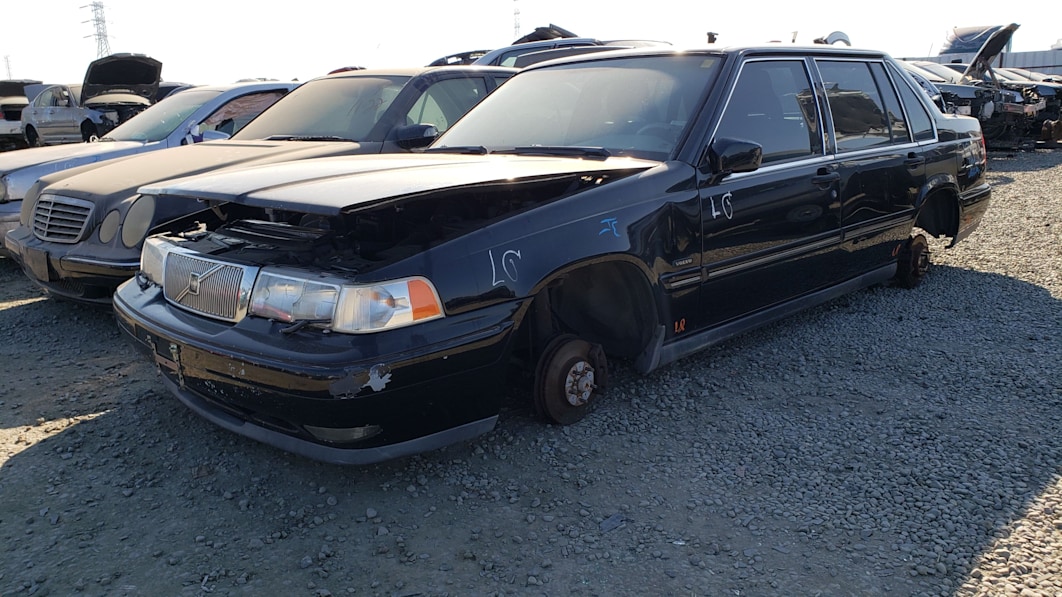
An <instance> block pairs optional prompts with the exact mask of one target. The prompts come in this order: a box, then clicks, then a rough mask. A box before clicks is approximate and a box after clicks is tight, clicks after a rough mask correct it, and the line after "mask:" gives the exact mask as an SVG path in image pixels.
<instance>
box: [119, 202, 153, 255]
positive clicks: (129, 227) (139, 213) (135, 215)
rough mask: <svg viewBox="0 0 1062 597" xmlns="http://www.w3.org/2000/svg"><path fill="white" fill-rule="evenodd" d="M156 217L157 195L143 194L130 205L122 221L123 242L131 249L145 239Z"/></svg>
mask: <svg viewBox="0 0 1062 597" xmlns="http://www.w3.org/2000/svg"><path fill="white" fill-rule="evenodd" d="M154 219H155V196H154V195H141V196H140V197H139V198H137V199H136V201H133V204H132V205H130V206H129V211H127V212H125V221H124V222H123V223H122V244H123V245H125V246H127V247H129V248H130V249H131V248H133V247H135V246H136V245H137V244H138V243H140V241H142V240H144V235H146V234H147V231H148V230H149V229H150V228H151V225H152V223H153V222H154Z"/></svg>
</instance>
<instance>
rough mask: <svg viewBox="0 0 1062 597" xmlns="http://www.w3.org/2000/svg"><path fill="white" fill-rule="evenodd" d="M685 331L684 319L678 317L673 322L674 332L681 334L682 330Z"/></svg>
mask: <svg viewBox="0 0 1062 597" xmlns="http://www.w3.org/2000/svg"><path fill="white" fill-rule="evenodd" d="M685 331H686V320H685V319H680V320H678V321H676V322H675V333H676V334H681V333H682V332H685Z"/></svg>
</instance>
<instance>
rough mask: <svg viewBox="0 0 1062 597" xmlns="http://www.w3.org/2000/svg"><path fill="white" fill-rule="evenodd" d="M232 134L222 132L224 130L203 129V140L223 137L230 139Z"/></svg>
mask: <svg viewBox="0 0 1062 597" xmlns="http://www.w3.org/2000/svg"><path fill="white" fill-rule="evenodd" d="M231 136H232V135H229V134H228V133H225V132H222V131H213V130H209V131H203V140H204V141H221V140H223V139H228V138H229V137H231Z"/></svg>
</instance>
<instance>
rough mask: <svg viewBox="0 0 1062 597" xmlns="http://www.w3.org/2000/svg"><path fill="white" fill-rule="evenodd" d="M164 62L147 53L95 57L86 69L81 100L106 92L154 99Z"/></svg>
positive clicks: (85, 100)
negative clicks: (146, 54)
mask: <svg viewBox="0 0 1062 597" xmlns="http://www.w3.org/2000/svg"><path fill="white" fill-rule="evenodd" d="M161 80H162V63H161V62H159V61H158V60H155V59H154V58H151V57H150V56H145V55H144V54H111V55H110V56H104V57H103V58H99V59H97V60H94V61H93V62H92V63H91V64H89V67H88V70H86V71H85V83H84V85H82V86H81V103H82V104H84V103H86V102H87V101H88V100H90V99H92V98H94V97H96V96H98V95H103V94H111V93H129V94H133V95H137V96H140V97H142V98H146V99H147V100H148V101H149V103H150V102H153V101H154V100H155V95H156V94H157V93H158V90H159V82H160V81H161Z"/></svg>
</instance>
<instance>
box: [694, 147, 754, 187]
mask: <svg viewBox="0 0 1062 597" xmlns="http://www.w3.org/2000/svg"><path fill="white" fill-rule="evenodd" d="M704 161H705V162H706V165H707V166H708V170H709V171H710V172H711V173H712V183H713V184H714V183H716V182H718V181H720V180H722V179H723V178H726V177H727V176H730V175H731V174H734V173H735V172H753V171H755V170H759V168H760V164H761V163H762V162H763V146H761V145H760V144H759V143H753V142H752V141H745V140H742V139H732V138H729V137H722V138H719V139H716V140H715V141H713V142H712V144H711V145H710V146H709V147H708V152H707V156H705V160H704Z"/></svg>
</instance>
